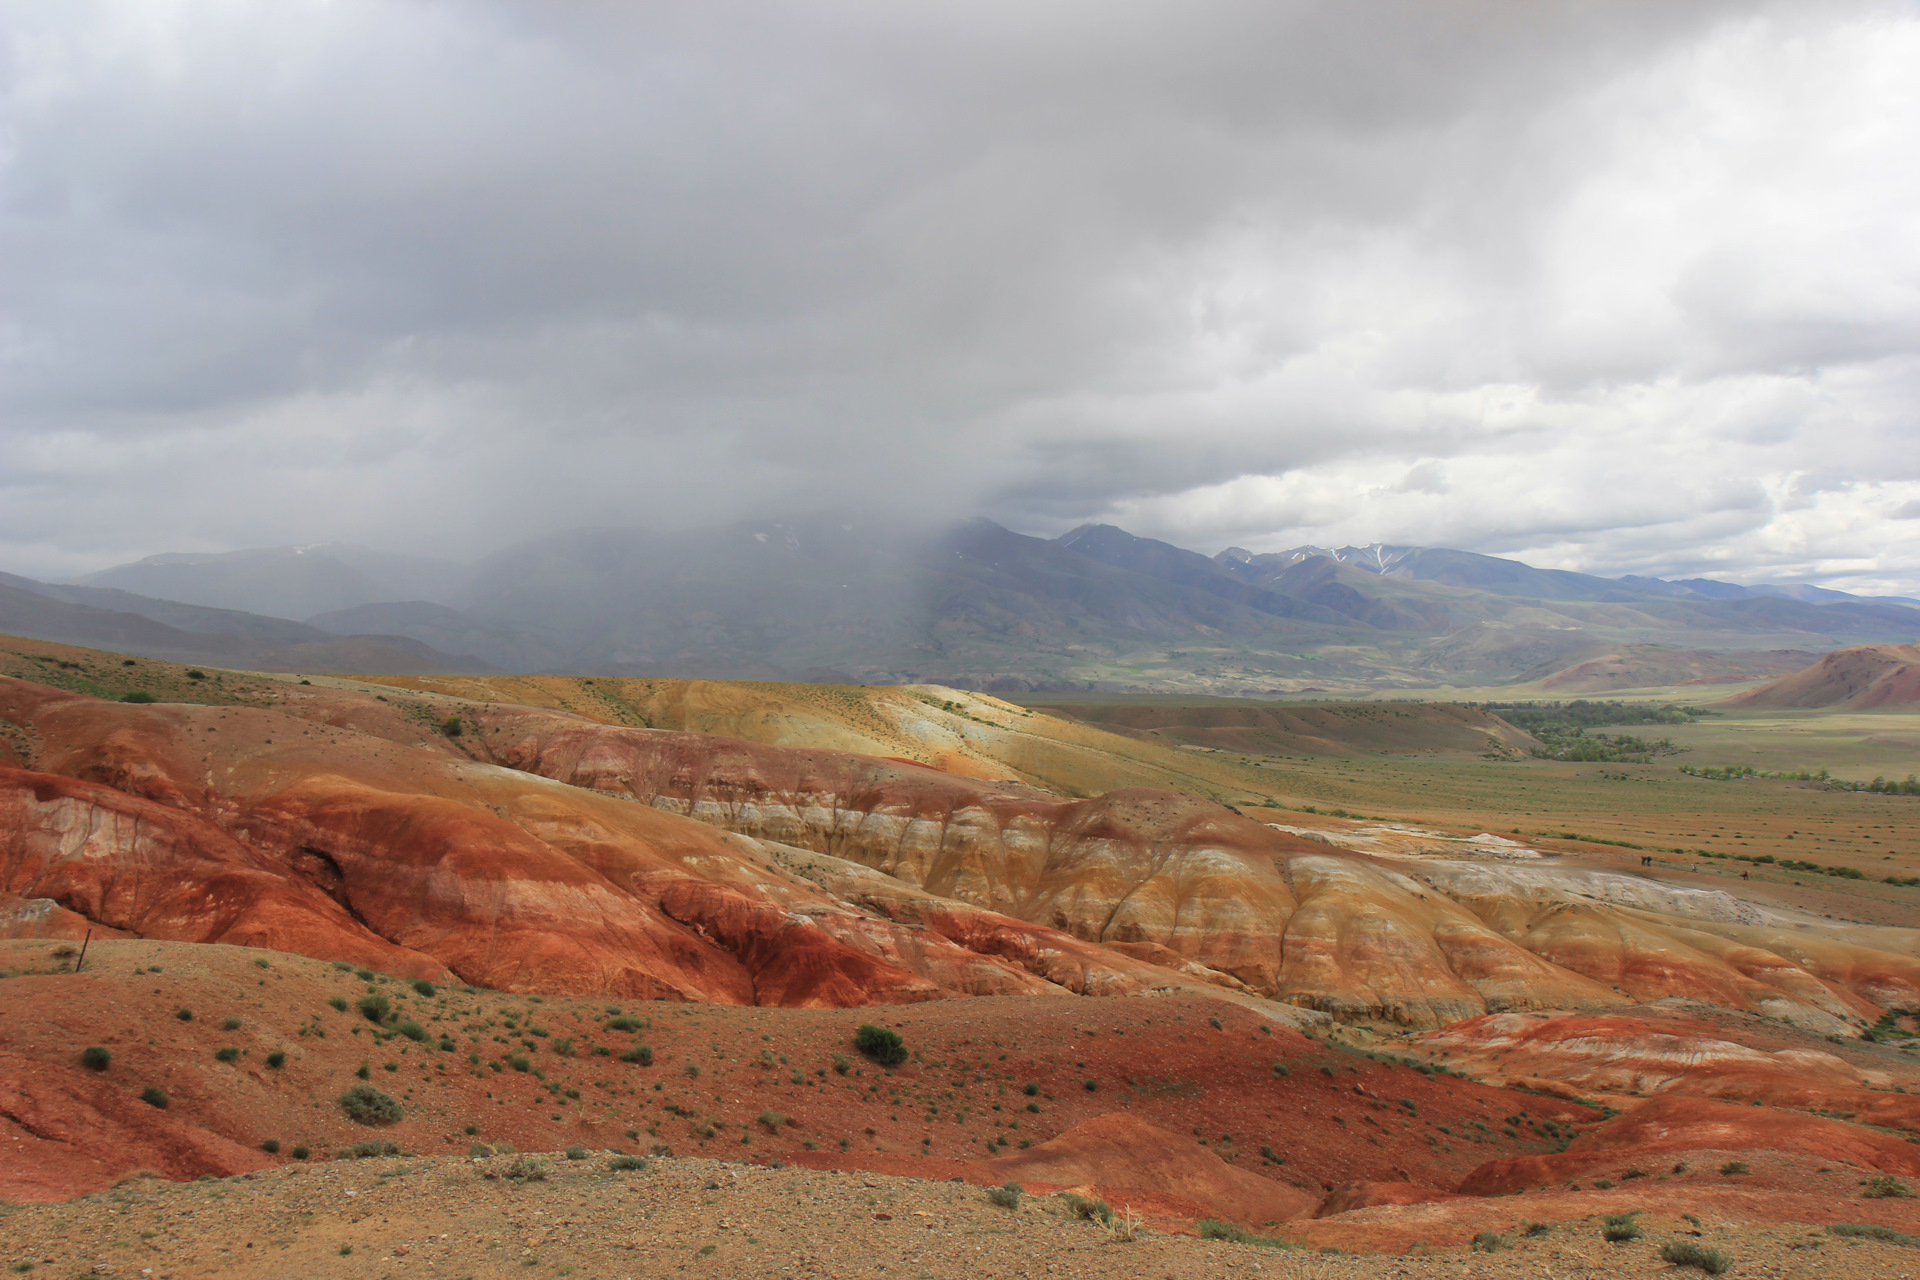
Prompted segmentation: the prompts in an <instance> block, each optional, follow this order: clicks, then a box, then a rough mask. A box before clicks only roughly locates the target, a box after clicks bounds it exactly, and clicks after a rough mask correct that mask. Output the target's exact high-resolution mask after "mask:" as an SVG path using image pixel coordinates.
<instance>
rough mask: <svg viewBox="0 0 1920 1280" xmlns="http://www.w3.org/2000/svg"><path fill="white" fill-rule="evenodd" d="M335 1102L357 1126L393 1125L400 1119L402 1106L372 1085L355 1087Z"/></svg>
mask: <svg viewBox="0 0 1920 1280" xmlns="http://www.w3.org/2000/svg"><path fill="white" fill-rule="evenodd" d="M335 1101H337V1102H338V1103H339V1104H340V1109H341V1110H342V1111H344V1112H346V1113H347V1119H349V1120H351V1121H353V1122H354V1123H355V1124H368V1125H379V1124H392V1123H393V1122H394V1121H396V1120H398V1119H399V1118H400V1104H399V1103H397V1102H395V1101H394V1100H393V1099H392V1098H390V1097H388V1096H387V1095H386V1094H384V1093H382V1092H380V1091H379V1090H378V1089H376V1088H374V1087H373V1086H372V1085H368V1084H357V1085H354V1086H353V1088H351V1089H349V1090H347V1091H346V1092H345V1093H343V1094H341V1095H340V1096H339V1097H338V1098H337V1099H335Z"/></svg>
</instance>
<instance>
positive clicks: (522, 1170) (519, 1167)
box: [507, 1156, 547, 1182]
mask: <svg viewBox="0 0 1920 1280" xmlns="http://www.w3.org/2000/svg"><path fill="white" fill-rule="evenodd" d="M507 1176H508V1177H509V1178H511V1179H513V1180H514V1181H515V1182H545V1181H546V1180H547V1166H546V1165H545V1164H544V1163H543V1162H541V1161H539V1160H533V1159H529V1158H528V1157H526V1156H521V1157H520V1158H519V1159H517V1160H515V1161H514V1162H513V1163H512V1164H510V1165H508V1166H507Z"/></svg>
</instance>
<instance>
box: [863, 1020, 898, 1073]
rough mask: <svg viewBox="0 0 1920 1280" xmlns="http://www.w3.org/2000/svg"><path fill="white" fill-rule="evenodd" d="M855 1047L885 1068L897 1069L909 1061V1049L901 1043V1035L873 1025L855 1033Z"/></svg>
mask: <svg viewBox="0 0 1920 1280" xmlns="http://www.w3.org/2000/svg"><path fill="white" fill-rule="evenodd" d="M853 1047H854V1048H855V1049H857V1050H859V1051H860V1052H861V1053H862V1054H865V1055H866V1056H867V1057H869V1058H871V1059H873V1060H874V1061H875V1062H877V1063H879V1064H880V1065H881V1066H883V1067H897V1066H899V1065H900V1064H901V1063H903V1062H905V1061H906V1060H907V1047H906V1045H904V1044H902V1043H901V1042H900V1033H899V1032H897V1031H893V1030H890V1029H889V1028H886V1027H876V1026H874V1025H873V1024H872V1023H867V1024H865V1025H864V1026H862V1027H861V1028H860V1029H859V1030H858V1031H856V1032H854V1035H853Z"/></svg>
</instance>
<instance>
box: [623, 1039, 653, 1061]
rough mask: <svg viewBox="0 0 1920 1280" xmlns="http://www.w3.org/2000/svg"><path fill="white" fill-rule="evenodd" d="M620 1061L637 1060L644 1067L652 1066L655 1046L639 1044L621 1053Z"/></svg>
mask: <svg viewBox="0 0 1920 1280" xmlns="http://www.w3.org/2000/svg"><path fill="white" fill-rule="evenodd" d="M620 1061H622V1062H637V1063H639V1064H640V1065H641V1066H643V1067H650V1066H652V1065H653V1046H652V1045H645V1044H637V1045H635V1046H633V1048H631V1049H629V1050H627V1051H626V1052H625V1053H623V1054H621V1055H620Z"/></svg>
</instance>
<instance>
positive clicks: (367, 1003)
mask: <svg viewBox="0 0 1920 1280" xmlns="http://www.w3.org/2000/svg"><path fill="white" fill-rule="evenodd" d="M357 1007H358V1008H359V1010H360V1016H361V1017H363V1018H365V1019H366V1020H367V1021H368V1022H371V1023H373V1024H375V1025H376V1026H377V1025H379V1024H380V1023H382V1022H385V1021H386V1020H387V1018H388V1017H389V1016H390V1015H391V1014H392V1013H393V1006H392V1005H391V1004H389V1003H387V998H386V997H385V996H377V995H376V996H361V997H360V1003H359V1005H358V1006H357Z"/></svg>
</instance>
